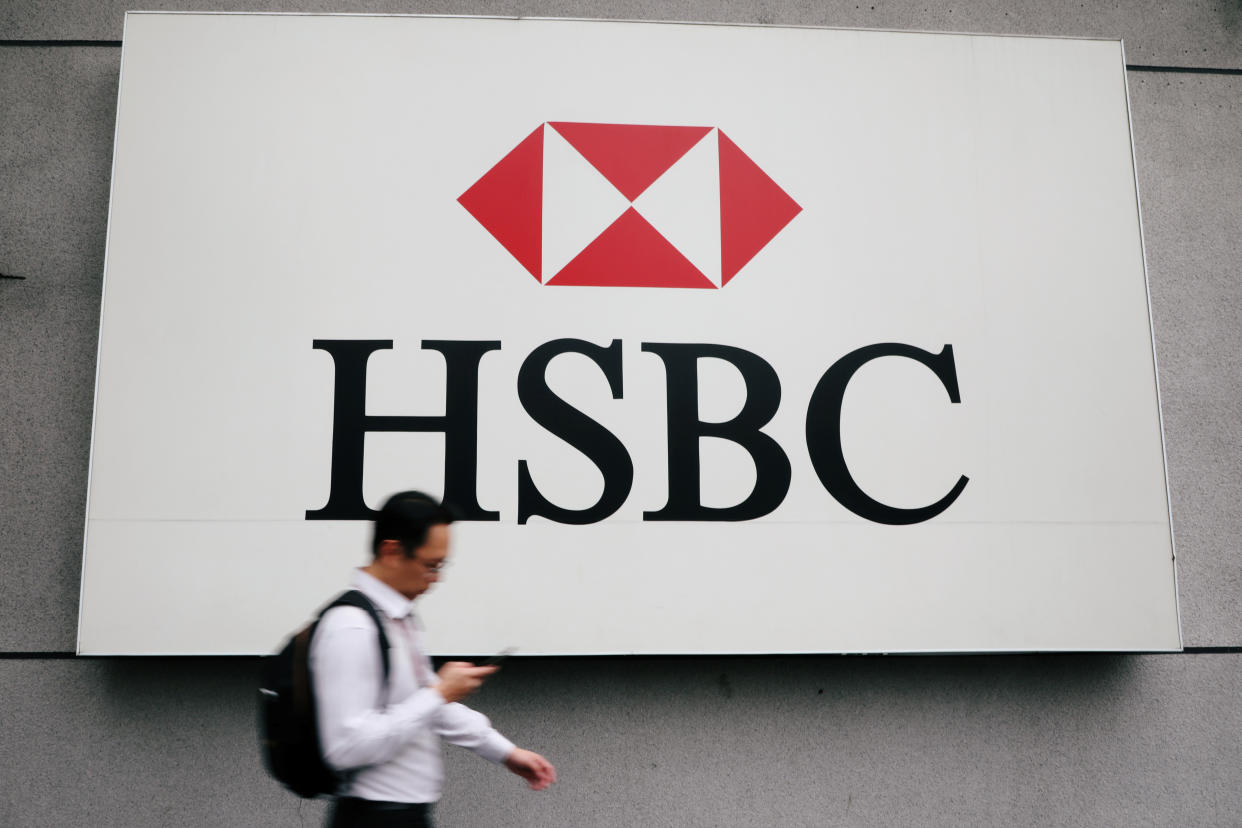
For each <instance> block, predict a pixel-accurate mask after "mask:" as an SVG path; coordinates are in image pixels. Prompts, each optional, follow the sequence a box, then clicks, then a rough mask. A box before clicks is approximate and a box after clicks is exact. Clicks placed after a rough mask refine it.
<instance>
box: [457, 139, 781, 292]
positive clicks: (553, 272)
mask: <svg viewBox="0 0 1242 828" xmlns="http://www.w3.org/2000/svg"><path fill="white" fill-rule="evenodd" d="M458 202H459V203H460V204H461V205H462V206H463V207H464V208H465V209H466V210H467V211H469V213H470V214H471V215H472V216H474V218H475V219H476V220H477V221H478V222H479V223H480V224H481V225H483V227H484V228H486V230H487V231H488V232H489V233H491V235H492V236H493V237H494V238H495V239H496V241H498V242H500V244H501V245H503V246H504V248H505V249H506V250H507V251H509V253H510V254H512V256H513V257H514V258H515V259H516V260H517V261H518V263H519V264H521V266H522V267H523V268H525V269H526V271H527V272H528V273H529V274H530V275H531V276H533V277H535V279H537V280H538V281H539V282H540V283H541V284H544V285H557V286H560V285H578V286H582V285H594V286H606V287H665V288H704V289H715V288H720V287H723V286H724V285H726V284H728V283H729V281H730V280H731V279H733V278H734V277H735V276H737V275H738V273H739V272H740V271H741V270H742V269H743V268H744V267H745V266H746V264H747V263H748V262H750V261H751V260H752V259H753V258H754V257H755V255H756V254H758V253H759V251H761V250H762V249H763V248H764V247H765V246H767V244H768V243H769V242H770V241H772V239H774V238H775V237H776V236H777V234H779V233H780V232H781V230H782V229H784V227H785V226H786V225H787V224H789V222H790V221H792V220H793V218H794V217H795V216H796V215H797V214H798V213H799V212H801V210H802V208H801V207H800V206H799V205H798V204H797V203H796V202H795V201H794V200H793V199H792V198H790V196H789V195H788V194H786V193H785V191H784V190H782V189H781V187H780V186H779V185H778V184H777V183H776V182H775V181H773V180H772V179H771V178H770V177H769V176H768V175H767V173H765V172H764V171H763V170H762V169H761V168H760V167H759V165H758V164H756V163H755V162H754V161H753V160H751V158H750V157H749V156H747V155H746V153H744V152H743V151H742V150H741V148H739V147H738V146H737V144H735V143H734V142H733V141H732V140H731V139H730V138H729V136H727V135H726V134H725V133H724V132H722V131H721V130H719V129H717V128H715V127H705V126H652V125H635V124H594V123H569V122H559V121H553V122H548V123H544V124H540V125H539V126H538V127H536V128H535V130H534V131H533V132H531V133H530V135H528V136H527V137H526V138H525V139H523V140H522V141H521V143H519V144H518V145H517V146H516V147H514V148H513V150H511V151H510V152H509V153H508V154H507V155H505V156H504V158H502V159H501V160H500V161H499V162H497V163H496V165H495V166H493V167H492V168H491V169H490V170H488V171H487V172H486V173H484V174H483V176H482V177H481V178H479V180H478V181H476V182H475V183H474V184H473V185H472V186H471V187H470V188H469V189H468V190H466V192H464V193H463V194H462V195H461V196H460V197H459V198H458Z"/></svg>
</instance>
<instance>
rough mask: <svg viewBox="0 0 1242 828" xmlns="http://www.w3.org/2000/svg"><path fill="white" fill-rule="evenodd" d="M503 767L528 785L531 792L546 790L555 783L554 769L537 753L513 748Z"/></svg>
mask: <svg viewBox="0 0 1242 828" xmlns="http://www.w3.org/2000/svg"><path fill="white" fill-rule="evenodd" d="M505 767H506V768H508V769H509V770H511V771H513V772H514V773H516V774H517V775H518V776H520V777H522V778H523V779H525V780H526V781H527V783H529V784H530V789H531V790H532V791H542V790H545V789H547V788H548V787H550V786H551V785H552V783H553V782H555V781H556V768H554V767H552V763H551V762H549V761H548V760H547V759H544V758H543V757H542V756H540V755H539V754H538V753H534V752H532V751H529V750H522V749H521V748H514V749H513V752H512V753H510V754H509V757H508V758H507V759H505Z"/></svg>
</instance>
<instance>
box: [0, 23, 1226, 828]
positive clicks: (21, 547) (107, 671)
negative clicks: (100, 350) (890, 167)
mask: <svg viewBox="0 0 1242 828" xmlns="http://www.w3.org/2000/svg"><path fill="white" fill-rule="evenodd" d="M125 5H126V4H124V3H121V2H119V0H102V1H98V2H97V1H95V0H70V2H58V3H50V2H45V3H37V2H29V3H24V2H20V0H0V193H2V194H3V202H0V273H3V274H9V275H16V276H22V277H25V278H24V280H12V279H0V334H2V337H0V389H3V390H2V391H0V469H2V470H3V474H4V485H3V486H0V711H2V712H0V825H4V826H9V825H12V826H22V827H23V828H24V827H25V826H66V825H115V826H170V825H204V826H215V825H219V826H256V825H282V826H301V825H314V824H316V823H317V821H318V814H319V810H318V809H319V806H318V805H316V804H313V803H301V802H299V801H297V800H295V799H294V798H293V797H291V796H289V795H286V794H285V793H283V792H282V791H281V790H280V789H279V788H278V787H276V786H275V785H274V784H273V783H271V782H270V781H268V780H267V779H266V777H265V776H264V775H263V772H262V770H261V768H260V766H259V762H258V757H257V753H256V748H255V743H254V742H255V740H254V727H253V707H252V694H253V689H254V683H253V675H254V667H255V664H254V662H253V660H249V659H150V660H136V659H117V660H92V659H77V658H73V657H71V656H70V655H69V653H70V652H71V651H72V650H73V647H74V640H75V630H76V624H77V607H78V577H79V566H80V560H81V534H82V526H83V516H84V509H85V492H86V472H87V463H88V450H89V438H90V421H91V398H92V386H93V380H94V359H95V347H96V334H97V326H98V316H99V298H100V280H101V275H102V274H101V271H102V262H103V247H104V236H105V230H106V218H107V196H108V179H109V169H110V161H111V144H112V128H113V118H114V108H115V100H116V89H117V70H118V66H119V58H120V49H119V48H118V44H117V43H116V41H118V40H119V38H120V36H121V23H122V15H123V10H124V8H125ZM144 7H146V8H184V9H190V8H194V9H240V8H255V7H254V6H250V5H248V4H244V3H240V2H201V3H190V2H188V0H182V1H180V2H179V1H178V0H163V2H158V3H149V4H144ZM262 8H263V9H265V10H280V11H297V10H307V11H317V10H333V11H340V10H349V11H402V12H436V13H472V14H527V15H542V16H584V15H585V16H607V17H619V18H631V19H677V20H718V21H734V22H750V23H753V22H763V23H785V24H813V25H830V26H858V27H871V28H897V29H917V30H950V31H968V32H1005V33H1016V34H1038V35H1086V36H1108V37H1122V38H1124V39H1125V41H1126V50H1127V59H1128V62H1129V63H1130V64H1131V66H1132V69H1131V71H1130V72H1129V82H1130V94H1131V102H1132V109H1133V120H1134V132H1135V141H1136V154H1137V159H1138V167H1139V184H1140V192H1141V196H1142V212H1143V220H1144V227H1145V232H1146V245H1147V258H1148V268H1149V275H1150V281H1151V293H1152V303H1153V315H1154V320H1155V331H1156V346H1157V347H1156V350H1157V359H1158V362H1159V371H1160V382H1161V388H1162V394H1163V416H1164V425H1165V431H1166V438H1167V447H1168V458H1169V478H1170V485H1171V489H1172V501H1173V520H1174V531H1175V537H1176V543H1177V551H1178V567H1179V578H1180V594H1181V607H1182V620H1183V627H1184V632H1185V642H1186V645H1187V647H1188V651H1187V652H1186V653H1183V654H1178V655H1160V656H1144V655H1133V656H1014V657H953V658H947V657H934V658H888V659H885V658H835V657H825V658H796V659H791V658H732V659H720V658H712V659H672V658H669V659H534V660H517V661H515V662H511V666H510V667H508V668H506V671H505V673H504V674H503V678H500V679H498V680H496V681H495V682H494V683H493V684H491V685H489V686H488V687H487V688H486V689H485V691H484V692H483V694H482V695H481V696H480V697H479V699H478V706H479V707H480V708H481V709H483V710H485V711H487V712H488V713H489V714H491V715H492V716H493V718H494V720H495V721H496V722H497V723H498V724H499V725H500V726H501V727H502V728H503V729H504V730H506V731H507V732H508V733H510V734H511V735H513V736H514V737H515V738H516V739H517V740H518V741H519V742H521V743H526V744H528V745H529V746H530V747H533V748H535V749H538V750H541V751H544V752H546V753H547V754H548V755H549V757H550V758H552V759H553V760H554V761H555V762H557V764H558V765H559V767H560V770H561V777H562V782H561V784H560V785H559V786H558V787H557V788H556V789H554V790H553V791H551V792H549V793H547V794H541V795H534V794H529V793H527V792H525V791H523V790H522V789H521V787H520V786H519V785H518V783H517V781H516V780H514V779H513V778H511V777H509V776H508V775H506V774H503V773H499V772H497V771H496V770H495V769H493V768H490V767H488V766H485V765H484V764H483V763H482V762H479V761H478V760H476V759H474V758H473V757H471V756H468V755H460V754H459V753H458V752H453V753H451V754H450V774H451V780H450V784H449V787H448V789H447V791H446V797H445V801H444V803H443V805H442V808H441V810H440V814H441V823H442V825H444V826H490V825H528V826H583V825H600V826H609V825H669V826H717V825H719V826H725V825H730V826H732V825H737V826H750V825H782V826H783V825H789V826H802V825H808V826H809V825H859V826H871V825H907V824H908V825H1001V824H1024V825H1093V826H1094V825H1118V826H1122V825H1125V826H1129V825H1175V824H1176V825H1237V824H1242V747H1240V745H1242V739H1240V737H1242V713H1240V712H1239V704H1238V698H1239V691H1240V690H1242V669H1240V668H1242V602H1239V600H1238V595H1239V592H1240V590H1242V554H1240V553H1239V548H1238V546H1239V541H1238V538H1239V535H1240V534H1242V518H1240V517H1239V514H1240V512H1239V509H1238V506H1237V504H1238V503H1239V501H1242V325H1240V324H1239V321H1240V320H1242V274H1239V267H1240V264H1239V263H1240V262H1242V195H1240V194H1242V2H1240V0H1194V1H1193V2H1176V3H1169V2H1155V0H1134V1H1133V2H1108V3H1082V2H1077V0H1075V1H1074V2H1071V0H1042V2H1037V3H1026V4H1017V3H1015V4H1003V3H996V2H985V1H984V0H968V2H961V3H940V4H927V3H923V2H914V0H891V1H890V0H867V2H862V3H859V2H822V3H810V2H796V1H795V0H772V2H767V0H748V1H747V2H738V1H737V0H732V1H731V2H723V3H705V2H701V0H700V2H690V1H689V0H686V1H685V2H668V3H661V2H654V0H649V1H648V2H617V3H610V4H596V5H586V4H577V3H570V2H564V0H561V1H560V2H552V1H551V0H530V2H496V3H482V2H478V0H475V1H474V2H459V3H451V2H439V3H423V4H415V3H405V4H402V3H398V2H381V1H380V0H370V1H369V2H361V3H351V4H348V9H346V7H345V5H338V6H329V5H327V4H326V3H324V2H322V1H321V0H279V2H273V3H271V4H269V5H266V6H264V7H262ZM91 41H94V42H91Z"/></svg>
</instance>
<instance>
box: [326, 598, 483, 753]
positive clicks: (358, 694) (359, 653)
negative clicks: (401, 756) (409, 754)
mask: <svg viewBox="0 0 1242 828" xmlns="http://www.w3.org/2000/svg"><path fill="white" fill-rule="evenodd" d="M310 666H311V680H312V682H313V685H314V690H315V704H316V716H317V721H318V724H319V741H320V745H321V747H322V748H323V758H324V761H325V762H327V764H328V765H329V766H331V767H333V768H335V769H337V770H340V771H344V770H352V769H355V768H362V767H366V766H368V765H375V764H379V763H381V762H387V761H389V760H390V759H392V758H393V757H395V756H396V755H397V754H398V753H399V752H400V751H401V750H402V749H404V748H405V746H406V745H408V744H409V743H410V742H411V741H413V740H414V738H415V737H416V735H417V734H418V733H419V732H420V731H426V730H428V729H429V728H433V729H436V730H438V729H439V718H440V716H439V714H440V712H441V711H443V710H444V709H445V708H446V707H449V705H446V704H445V703H444V698H443V697H442V696H441V695H440V694H439V693H438V692H437V691H436V690H435V689H433V688H430V687H424V688H422V689H420V690H418V691H416V692H415V693H413V694H412V695H411V696H409V698H407V699H404V700H403V701H401V702H400V703H398V704H394V705H391V706H386V704H385V702H386V700H385V699H384V693H385V687H384V680H383V666H382V663H381V661H380V653H379V644H378V635H377V632H376V629H375V624H374V622H373V621H372V620H371V618H370V616H368V615H367V613H366V612H365V611H364V610H361V609H358V608H356V607H336V608H334V609H332V610H330V611H328V612H327V613H325V614H324V616H323V618H322V620H321V621H320V622H319V627H318V629H316V631H315V636H314V639H313V640H312V642H311V651H310ZM470 712H472V713H473V711H470ZM474 715H476V716H479V715H481V714H477V713H475V714H474ZM484 723H486V718H484ZM488 729H490V728H488ZM493 732H494V731H493ZM446 738H447V737H446ZM502 738H503V737H502Z"/></svg>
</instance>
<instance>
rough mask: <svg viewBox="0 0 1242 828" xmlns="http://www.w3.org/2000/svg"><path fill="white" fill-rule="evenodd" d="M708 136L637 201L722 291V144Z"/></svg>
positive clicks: (645, 214) (645, 215)
mask: <svg viewBox="0 0 1242 828" xmlns="http://www.w3.org/2000/svg"><path fill="white" fill-rule="evenodd" d="M716 136H717V131H716V130H715V129H713V130H712V131H711V132H709V133H707V134H706V135H704V136H703V140H701V141H699V142H698V143H697V144H695V145H694V146H693V147H691V149H690V151H689V152H687V153H686V154H685V155H683V156H682V157H681V158H680V159H679V160H678V161H677V163H676V164H674V165H673V166H672V167H670V168H669V169H668V170H666V171H665V173H664V175H662V176H660V177H659V178H657V179H656V180H655V182H654V183H653V184H652V185H651V186H650V187H648V188H647V190H646V191H645V192H644V193H643V194H642V195H640V196H639V197H638V198H636V199H635V200H634V209H636V210H637V211H638V212H639V213H640V214H641V215H642V217H643V218H645V219H647V221H649V222H651V224H652V226H653V227H655V229H657V230H659V231H660V234H661V235H663V236H664V238H666V239H668V240H669V241H670V242H672V244H673V246H674V247H676V248H677V249H678V250H680V251H681V254H682V255H683V256H685V257H686V258H687V259H689V260H690V262H691V263H692V264H693V265H694V266H695V267H697V268H698V269H699V270H701V271H703V275H704V276H706V277H707V278H708V279H711V280H712V283H713V284H715V285H716V286H717V287H720V142H719V141H718V140H717V137H716Z"/></svg>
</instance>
